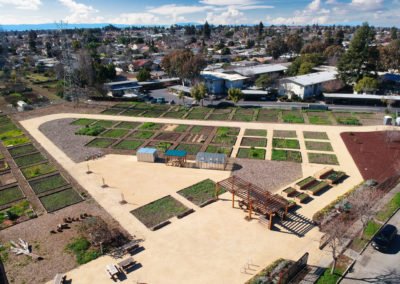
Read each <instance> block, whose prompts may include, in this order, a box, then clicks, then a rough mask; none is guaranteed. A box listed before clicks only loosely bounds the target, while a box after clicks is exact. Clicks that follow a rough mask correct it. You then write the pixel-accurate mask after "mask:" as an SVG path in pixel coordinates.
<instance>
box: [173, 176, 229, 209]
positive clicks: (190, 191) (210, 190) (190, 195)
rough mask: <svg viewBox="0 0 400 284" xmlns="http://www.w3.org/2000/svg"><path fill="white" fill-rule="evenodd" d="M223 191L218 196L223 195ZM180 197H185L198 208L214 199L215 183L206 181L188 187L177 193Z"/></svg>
mask: <svg viewBox="0 0 400 284" xmlns="http://www.w3.org/2000/svg"><path fill="white" fill-rule="evenodd" d="M224 192H225V191H224V190H222V191H220V192H219V194H222V193H224ZM178 193H179V194H180V195H182V196H183V197H185V198H186V199H187V200H189V201H190V202H193V203H194V204H196V205H197V206H200V205H202V204H204V203H206V202H208V201H209V200H211V199H215V198H216V196H215V183H214V182H213V181H212V180H210V179H206V180H203V181H201V182H199V183H196V184H194V185H192V186H189V187H187V188H185V189H182V190H180V191H178Z"/></svg>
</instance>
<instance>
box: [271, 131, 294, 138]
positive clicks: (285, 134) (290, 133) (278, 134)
mask: <svg viewBox="0 0 400 284" xmlns="http://www.w3.org/2000/svg"><path fill="white" fill-rule="evenodd" d="M273 134H274V137H278V138H296V137H297V134H296V131H295V130H274V132H273Z"/></svg>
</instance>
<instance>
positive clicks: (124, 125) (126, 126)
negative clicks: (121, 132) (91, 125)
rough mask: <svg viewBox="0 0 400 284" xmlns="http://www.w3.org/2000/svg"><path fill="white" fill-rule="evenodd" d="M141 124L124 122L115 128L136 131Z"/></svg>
mask: <svg viewBox="0 0 400 284" xmlns="http://www.w3.org/2000/svg"><path fill="white" fill-rule="evenodd" d="M140 124H141V123H140V122H129V121H122V122H120V123H118V124H117V125H115V126H114V128H123V129H135V128H136V127H138V126H139V125H140Z"/></svg>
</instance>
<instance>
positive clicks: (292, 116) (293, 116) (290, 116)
mask: <svg viewBox="0 0 400 284" xmlns="http://www.w3.org/2000/svg"><path fill="white" fill-rule="evenodd" d="M282 120H283V122H286V123H304V118H303V115H302V113H301V112H299V111H286V110H284V111H282Z"/></svg>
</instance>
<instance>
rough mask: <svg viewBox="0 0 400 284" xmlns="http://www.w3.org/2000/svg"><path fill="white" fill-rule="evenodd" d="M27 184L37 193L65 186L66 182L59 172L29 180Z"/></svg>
mask: <svg viewBox="0 0 400 284" xmlns="http://www.w3.org/2000/svg"><path fill="white" fill-rule="evenodd" d="M29 184H30V186H31V187H32V189H33V191H34V192H35V193H36V194H38V195H39V194H42V193H43V192H47V191H49V190H52V189H55V188H59V187H62V186H65V185H67V184H68V182H67V181H66V180H65V179H64V178H63V177H62V176H61V175H60V174H56V175H53V176H50V177H46V178H43V179H39V180H35V181H31V182H29Z"/></svg>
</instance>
